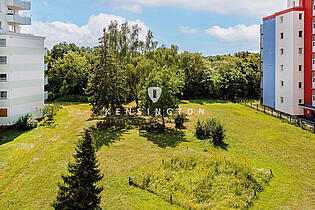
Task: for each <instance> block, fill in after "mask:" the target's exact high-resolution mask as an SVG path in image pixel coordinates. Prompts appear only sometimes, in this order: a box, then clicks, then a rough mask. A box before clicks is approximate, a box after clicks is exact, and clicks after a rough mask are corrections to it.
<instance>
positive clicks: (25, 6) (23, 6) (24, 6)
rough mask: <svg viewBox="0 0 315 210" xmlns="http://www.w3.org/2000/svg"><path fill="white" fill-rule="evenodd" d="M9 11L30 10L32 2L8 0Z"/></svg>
mask: <svg viewBox="0 0 315 210" xmlns="http://www.w3.org/2000/svg"><path fill="white" fill-rule="evenodd" d="M6 4H7V6H8V8H9V9H13V10H30V9H31V2H30V1H25V0H6Z"/></svg>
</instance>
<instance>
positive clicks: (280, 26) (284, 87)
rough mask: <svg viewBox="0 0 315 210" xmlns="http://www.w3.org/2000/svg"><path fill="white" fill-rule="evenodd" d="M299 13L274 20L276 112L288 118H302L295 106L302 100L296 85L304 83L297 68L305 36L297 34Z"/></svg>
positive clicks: (299, 89) (302, 55)
mask: <svg viewBox="0 0 315 210" xmlns="http://www.w3.org/2000/svg"><path fill="white" fill-rule="evenodd" d="M301 13H303V12H300V11H293V12H289V13H286V14H283V15H280V16H277V17H276V85H275V86H276V90H275V92H276V109H277V110H279V111H281V112H285V113H288V114H291V115H303V110H302V109H301V108H300V107H299V106H298V104H299V99H302V100H303V98H304V95H303V93H304V91H303V88H299V82H302V84H303V82H304V81H303V80H304V79H303V71H302V72H300V71H299V65H302V66H303V64H304V35H303V36H302V37H299V31H303V34H304V21H303V20H300V19H299V14H301ZM300 49H302V54H300ZM282 100H283V101H282Z"/></svg>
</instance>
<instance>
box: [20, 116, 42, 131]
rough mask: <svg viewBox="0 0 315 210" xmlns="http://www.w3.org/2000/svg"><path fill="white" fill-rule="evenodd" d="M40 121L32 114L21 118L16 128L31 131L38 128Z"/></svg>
mask: <svg viewBox="0 0 315 210" xmlns="http://www.w3.org/2000/svg"><path fill="white" fill-rule="evenodd" d="M37 124H38V121H37V120H36V119H35V117H34V116H32V115H31V114H27V115H24V116H21V117H20V118H19V119H18V120H17V121H16V122H15V124H14V127H15V128H17V129H20V130H30V129H33V128H36V127H37Z"/></svg>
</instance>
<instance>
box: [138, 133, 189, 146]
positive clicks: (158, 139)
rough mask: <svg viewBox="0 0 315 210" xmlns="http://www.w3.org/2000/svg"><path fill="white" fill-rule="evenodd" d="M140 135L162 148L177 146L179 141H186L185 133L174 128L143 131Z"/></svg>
mask: <svg viewBox="0 0 315 210" xmlns="http://www.w3.org/2000/svg"><path fill="white" fill-rule="evenodd" d="M140 136H142V137H145V138H147V140H148V141H151V142H153V143H154V144H156V145H158V146H159V147H162V148H166V147H177V146H178V145H179V144H180V143H181V142H187V139H186V137H185V133H184V132H183V131H180V130H175V129H165V131H164V132H151V133H149V132H144V133H142V134H140Z"/></svg>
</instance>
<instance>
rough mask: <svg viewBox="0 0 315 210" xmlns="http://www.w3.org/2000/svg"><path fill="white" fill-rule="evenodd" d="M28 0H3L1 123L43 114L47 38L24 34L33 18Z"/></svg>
mask: <svg viewBox="0 0 315 210" xmlns="http://www.w3.org/2000/svg"><path fill="white" fill-rule="evenodd" d="M30 9H31V2H30V1H25V0H0V126H3V125H12V124H14V123H15V122H16V120H17V119H18V118H20V117H21V116H24V115H26V114H33V115H35V117H40V112H39V111H38V110H39V109H40V108H43V107H44V100H45V97H47V92H44V84H45V83H47V79H45V77H44V70H45V69H47V65H45V64H44V56H45V54H46V49H45V48H44V39H45V38H44V37H38V36H34V35H29V34H21V33H20V29H21V27H23V25H30V24H31V18H30V17H27V16H23V13H25V10H30Z"/></svg>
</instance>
